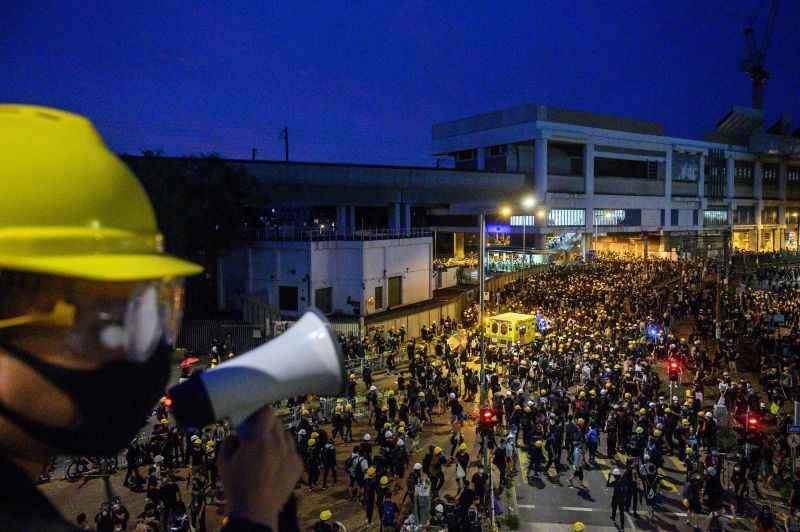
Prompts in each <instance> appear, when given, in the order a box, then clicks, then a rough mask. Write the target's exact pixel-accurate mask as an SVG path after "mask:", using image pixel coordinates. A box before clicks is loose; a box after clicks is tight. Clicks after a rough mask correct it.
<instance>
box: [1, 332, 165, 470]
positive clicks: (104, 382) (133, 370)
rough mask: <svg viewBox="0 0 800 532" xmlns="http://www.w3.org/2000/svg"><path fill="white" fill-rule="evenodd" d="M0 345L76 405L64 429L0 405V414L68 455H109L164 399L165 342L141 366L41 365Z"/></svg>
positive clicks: (24, 353)
mask: <svg viewBox="0 0 800 532" xmlns="http://www.w3.org/2000/svg"><path fill="white" fill-rule="evenodd" d="M0 347H2V348H3V349H4V350H5V351H7V352H8V353H9V354H10V355H12V356H14V357H15V358H17V359H18V360H20V361H21V362H23V363H24V364H26V365H27V366H29V367H31V368H32V369H34V370H35V371H36V372H37V373H39V374H40V375H41V376H42V377H44V378H45V379H47V380H48V381H50V382H51V383H52V384H53V385H54V386H56V387H57V388H59V389H60V390H61V391H63V392H64V393H65V394H66V395H67V396H68V397H69V398H70V399H72V401H73V402H74V403H75V409H76V416H77V417H76V419H75V421H74V422H73V423H72V424H71V425H70V426H68V427H63V428H62V427H53V426H50V425H45V424H43V423H40V422H38V421H36V420H33V419H30V418H28V417H27V416H24V415H22V414H19V413H17V412H15V411H13V410H11V409H10V408H9V407H8V406H6V405H5V404H3V403H0V415H3V416H5V417H6V418H8V419H9V420H10V421H11V422H13V423H14V424H15V425H17V426H18V427H19V428H20V429H22V430H23V431H25V432H26V433H27V434H29V435H30V436H33V437H34V438H36V439H37V440H39V441H41V442H42V443H46V444H48V445H52V446H54V447H57V448H58V449H59V450H60V451H63V452H65V453H70V454H87V455H108V454H111V453H115V452H117V451H119V450H120V449H122V448H123V447H125V446H126V445H128V444H129V443H130V442H131V439H133V437H134V436H135V435H136V433H137V431H138V430H139V429H140V428H141V427H143V426H144V425H145V423H146V422H147V418H148V417H149V416H150V413H151V411H152V408H153V407H154V406H155V404H156V402H157V401H158V399H159V397H161V396H162V395H164V390H165V389H166V386H167V382H168V380H169V375H170V355H171V353H172V350H171V349H170V348H169V346H168V345H167V344H166V343H163V342H162V343H161V344H159V347H158V348H157V350H156V352H155V353H153V355H152V356H151V357H150V359H149V360H147V361H146V362H144V363H141V364H138V363H134V362H127V361H123V362H109V363H107V364H104V365H102V366H100V367H98V368H97V369H89V370H86V369H70V368H64V367H61V366H56V365H54V364H50V363H49V362H44V361H42V360H40V359H38V358H37V357H35V356H34V355H33V354H31V353H30V352H28V351H26V350H24V349H22V348H20V347H18V346H16V345H13V344H9V343H7V342H5V341H3V340H2V339H0Z"/></svg>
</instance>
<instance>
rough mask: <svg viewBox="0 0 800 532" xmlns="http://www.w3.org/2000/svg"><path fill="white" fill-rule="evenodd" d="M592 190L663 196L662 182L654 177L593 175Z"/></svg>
mask: <svg viewBox="0 0 800 532" xmlns="http://www.w3.org/2000/svg"><path fill="white" fill-rule="evenodd" d="M594 191H595V194H620V195H626V194H627V195H635V196H663V195H664V182H663V181H658V180H654V179H636V178H630V177H596V176H595V178H594Z"/></svg>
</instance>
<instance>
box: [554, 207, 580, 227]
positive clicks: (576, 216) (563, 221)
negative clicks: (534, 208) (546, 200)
mask: <svg viewBox="0 0 800 532" xmlns="http://www.w3.org/2000/svg"><path fill="white" fill-rule="evenodd" d="M547 225H548V226H550V227H570V226H585V225H586V210H585V209H551V210H550V212H548V213H547Z"/></svg>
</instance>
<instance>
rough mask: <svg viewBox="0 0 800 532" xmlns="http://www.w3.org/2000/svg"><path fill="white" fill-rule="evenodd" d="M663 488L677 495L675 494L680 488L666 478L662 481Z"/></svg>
mask: <svg viewBox="0 0 800 532" xmlns="http://www.w3.org/2000/svg"><path fill="white" fill-rule="evenodd" d="M661 487H663V488H664V489H665V490H667V491H671V492H672V493H675V492H677V491H678V487H677V486H676V485H675V484H673V483H672V482H670V481H669V480H667V479H665V478H662V479H661Z"/></svg>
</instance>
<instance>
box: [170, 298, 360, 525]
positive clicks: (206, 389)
mask: <svg viewBox="0 0 800 532" xmlns="http://www.w3.org/2000/svg"><path fill="white" fill-rule="evenodd" d="M345 377H346V374H345V364H344V357H343V356H342V352H341V349H340V348H339V343H338V342H337V340H336V338H335V336H334V334H333V333H332V331H331V330H330V327H329V325H328V322H327V321H326V320H325V318H324V317H323V316H322V315H320V314H318V313H317V312H316V311H313V310H311V311H308V312H306V313H305V314H304V315H303V317H302V318H301V319H300V320H299V321H298V322H297V323H295V325H294V326H293V327H292V328H290V329H289V330H288V331H286V332H285V333H283V334H282V335H280V336H278V337H277V338H275V339H273V340H272V341H270V342H267V343H266V344H264V345H262V346H261V347H258V348H256V349H253V350H252V351H248V352H247V353H245V354H243V355H241V356H239V357H236V358H232V359H230V360H227V361H225V362H223V363H222V364H220V365H219V366H217V367H216V368H212V369H209V370H206V371H203V372H201V373H196V374H194V375H192V377H190V378H189V380H187V381H184V382H182V383H180V384H178V385H176V386H173V387H172V388H171V389H170V391H169V395H170V397H171V398H172V413H173V415H174V416H175V419H176V420H177V421H178V424H179V425H181V426H183V427H195V428H202V427H205V426H206V425H210V424H211V423H214V422H215V421H222V420H224V419H228V420H230V422H231V425H232V426H234V427H236V428H237V429H236V434H235V436H233V437H232V438H230V439H229V440H227V441H226V442H225V444H224V446H223V448H222V453H221V455H220V458H219V463H220V474H221V476H222V481H223V485H224V486H225V489H226V492H227V498H228V502H229V506H230V508H228V513H229V515H231V516H232V517H233V518H236V517H241V518H244V519H247V520H249V521H252V522H255V523H259V524H263V525H267V526H269V527H270V528H271V529H272V530H274V531H280V532H293V531H296V530H298V524H297V501H296V500H295V498H294V497H293V496H292V497H289V495H290V494H291V491H292V488H294V485H295V482H297V480H298V478H300V474H301V472H302V466H301V464H300V459H299V457H298V456H297V453H296V452H295V447H294V441H293V440H292V439H291V437H290V436H289V435H288V433H287V432H285V431H284V430H283V427H282V426H281V423H280V421H279V420H278V419H277V418H276V417H275V416H274V415H273V414H272V413H271V411H270V409H269V408H265V407H266V406H267V405H270V404H271V403H274V402H275V401H278V400H281V399H285V398H288V397H294V396H297V395H303V394H308V393H313V394H320V395H334V394H338V393H341V392H342V391H343V389H344V385H345ZM287 497H289V500H288V502H287V503H286V504H285V505H284V504H283V503H284V501H286V499H287ZM281 505H283V508H282V509H281V510H280V513H278V512H277V511H276V510H277V509H278V508H281Z"/></svg>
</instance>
